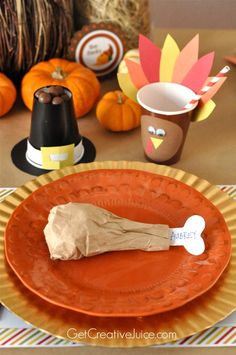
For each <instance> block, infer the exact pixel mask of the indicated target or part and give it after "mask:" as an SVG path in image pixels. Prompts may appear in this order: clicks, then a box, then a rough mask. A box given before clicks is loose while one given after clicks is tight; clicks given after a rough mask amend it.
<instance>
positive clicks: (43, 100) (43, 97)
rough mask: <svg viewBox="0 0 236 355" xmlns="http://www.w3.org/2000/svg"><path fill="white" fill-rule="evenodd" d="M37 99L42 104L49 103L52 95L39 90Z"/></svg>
mask: <svg viewBox="0 0 236 355" xmlns="http://www.w3.org/2000/svg"><path fill="white" fill-rule="evenodd" d="M38 100H39V102H41V103H43V104H49V103H50V102H51V100H52V97H51V95H50V94H47V93H46V92H41V93H40V94H39V97H38Z"/></svg>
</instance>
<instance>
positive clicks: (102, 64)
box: [69, 23, 126, 76]
mask: <svg viewBox="0 0 236 355" xmlns="http://www.w3.org/2000/svg"><path fill="white" fill-rule="evenodd" d="M125 50H126V40H125V38H124V35H123V33H122V32H121V30H120V29H118V27H116V26H114V25H113V24H109V23H108V24H105V23H99V24H97V23H96V24H95V23H93V24H90V25H86V26H84V27H83V28H82V29H81V31H78V32H76V33H75V34H74V36H73V37H72V39H71V43H70V46H69V59H70V60H73V61H76V62H78V63H81V64H82V65H84V66H85V67H88V68H89V69H91V70H92V71H93V72H94V73H95V74H96V75H97V76H104V75H107V74H109V73H111V72H113V71H114V70H115V69H116V68H117V67H118V65H119V63H120V62H121V60H122V58H123V55H124V52H125Z"/></svg>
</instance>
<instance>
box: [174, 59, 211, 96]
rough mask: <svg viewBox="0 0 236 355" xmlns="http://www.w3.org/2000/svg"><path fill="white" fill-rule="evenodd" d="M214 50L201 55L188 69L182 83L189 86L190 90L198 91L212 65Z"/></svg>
mask: <svg viewBox="0 0 236 355" xmlns="http://www.w3.org/2000/svg"><path fill="white" fill-rule="evenodd" d="M213 60H214V52H211V53H208V54H206V55H204V56H203V57H201V58H200V59H199V60H198V61H197V62H196V63H195V64H194V65H193V67H192V69H190V71H189V72H188V74H187V75H186V77H185V78H184V80H183V81H182V83H181V84H182V85H184V86H187V87H189V88H190V89H191V90H193V91H195V92H198V91H199V90H200V89H201V88H202V86H203V85H204V83H205V81H206V79H207V77H208V75H209V73H210V71H211V68H212V65H213Z"/></svg>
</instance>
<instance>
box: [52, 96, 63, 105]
mask: <svg viewBox="0 0 236 355" xmlns="http://www.w3.org/2000/svg"><path fill="white" fill-rule="evenodd" d="M66 96H67V95H66ZM62 102H64V100H63V98H62V97H61V96H55V97H54V98H53V99H52V104H53V105H60V104H62Z"/></svg>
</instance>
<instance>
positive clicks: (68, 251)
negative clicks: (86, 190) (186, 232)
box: [44, 203, 170, 260]
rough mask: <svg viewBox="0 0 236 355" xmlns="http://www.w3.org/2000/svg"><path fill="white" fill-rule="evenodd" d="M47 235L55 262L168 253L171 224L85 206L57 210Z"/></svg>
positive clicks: (45, 231)
mask: <svg viewBox="0 0 236 355" xmlns="http://www.w3.org/2000/svg"><path fill="white" fill-rule="evenodd" d="M44 234H45V238H46V242H47V245H48V249H49V252H50V257H51V259H54V260H55V259H61V260H70V259H80V258H81V257H83V256H87V257H88V256H93V255H97V254H102V253H105V252H108V251H117V250H134V249H139V250H145V251H157V250H167V249H169V245H170V229H169V227H168V226H167V225H163V224H161V225H158V224H147V223H140V222H134V221H131V220H128V219H125V218H121V217H118V216H116V215H114V214H113V213H111V212H109V211H107V210H104V209H103V208H100V207H97V206H94V205H91V204H83V203H68V204H65V205H59V206H56V207H53V208H52V209H51V211H50V214H49V217H48V224H47V225H46V227H45V229H44Z"/></svg>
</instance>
